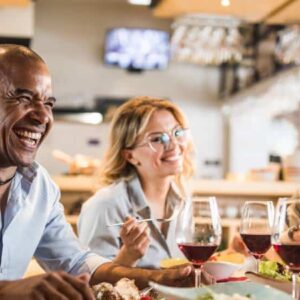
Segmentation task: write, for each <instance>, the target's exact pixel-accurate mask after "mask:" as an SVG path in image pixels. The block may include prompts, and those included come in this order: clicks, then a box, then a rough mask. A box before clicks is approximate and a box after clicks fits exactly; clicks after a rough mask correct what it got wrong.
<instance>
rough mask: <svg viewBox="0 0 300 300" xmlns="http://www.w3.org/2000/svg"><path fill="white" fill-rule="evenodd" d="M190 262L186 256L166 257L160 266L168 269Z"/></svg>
mask: <svg viewBox="0 0 300 300" xmlns="http://www.w3.org/2000/svg"><path fill="white" fill-rule="evenodd" d="M188 263H189V261H188V260H187V259H186V258H166V259H163V260H161V261H160V267H161V268H162V269H167V268H173V267H176V266H179V265H184V264H188Z"/></svg>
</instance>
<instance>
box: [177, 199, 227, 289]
mask: <svg viewBox="0 0 300 300" xmlns="http://www.w3.org/2000/svg"><path fill="white" fill-rule="evenodd" d="M193 216H194V217H193ZM175 234H176V242H177V244H178V247H179V249H180V250H181V251H182V253H183V254H184V255H185V257H186V258H187V259H188V260H189V261H190V262H191V263H192V264H193V265H194V268H195V287H200V286H201V272H202V268H203V264H204V263H205V262H206V261H207V260H208V259H209V258H210V256H211V255H212V254H213V253H214V252H215V251H216V249H217V248H218V247H219V245H220V242H221V235H222V228H221V221H220V216H219V212H218V205H217V200H216V198H215V197H209V198H201V199H199V200H197V201H196V202H195V201H193V202H192V203H191V206H190V207H189V209H183V210H181V212H180V214H179V216H178V221H177V227H176V233H175Z"/></svg>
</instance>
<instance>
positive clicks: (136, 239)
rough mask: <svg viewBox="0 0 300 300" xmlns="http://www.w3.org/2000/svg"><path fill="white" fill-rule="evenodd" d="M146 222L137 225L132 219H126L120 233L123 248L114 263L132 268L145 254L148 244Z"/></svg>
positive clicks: (148, 232)
mask: <svg viewBox="0 0 300 300" xmlns="http://www.w3.org/2000/svg"><path fill="white" fill-rule="evenodd" d="M149 234H150V231H149V227H148V224H147V222H142V223H137V222H136V219H135V218H133V217H128V218H127V220H126V222H125V224H124V225H123V226H122V228H121V231H120V237H121V239H122V242H123V246H122V248H121V249H120V251H119V254H118V255H117V257H116V258H115V260H114V261H115V262H117V263H119V264H122V265H124V266H128V267H132V266H134V265H135V264H136V262H137V261H138V260H139V259H140V258H142V257H143V256H144V255H145V253H146V252H147V250H148V248H149V244H150V238H149Z"/></svg>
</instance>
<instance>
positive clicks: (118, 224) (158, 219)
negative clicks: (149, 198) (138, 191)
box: [107, 204, 182, 227]
mask: <svg viewBox="0 0 300 300" xmlns="http://www.w3.org/2000/svg"><path fill="white" fill-rule="evenodd" d="M181 206H182V204H181V205H180V206H179V207H176V208H175V209H174V211H173V214H172V215H171V216H170V217H169V218H147V219H137V220H136V223H142V222H151V221H156V222H160V223H163V222H170V221H172V220H173V219H175V218H176V217H177V216H178V214H179V211H180V209H181ZM124 224H125V222H121V223H114V224H107V227H112V226H122V225H124Z"/></svg>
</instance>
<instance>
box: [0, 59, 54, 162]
mask: <svg viewBox="0 0 300 300" xmlns="http://www.w3.org/2000/svg"><path fill="white" fill-rule="evenodd" d="M54 102H55V99H54V98H53V97H52V87H51V77H50V74H49V71H48V69H47V66H46V65H45V64H44V63H43V62H42V61H40V60H37V59H32V58H27V57H25V56H23V57H20V56H9V57H8V58H5V59H1V53H0V168H1V167H10V166H27V165H30V164H31V163H32V162H33V160H34V158H35V155H36V152H37V150H38V148H39V146H40V144H41V142H42V140H43V139H44V137H45V135H46V134H47V133H48V131H49V129H50V128H51V125H52V123H53V115H52V108H53V105H54Z"/></svg>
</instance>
